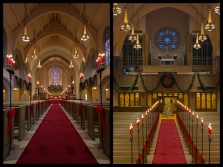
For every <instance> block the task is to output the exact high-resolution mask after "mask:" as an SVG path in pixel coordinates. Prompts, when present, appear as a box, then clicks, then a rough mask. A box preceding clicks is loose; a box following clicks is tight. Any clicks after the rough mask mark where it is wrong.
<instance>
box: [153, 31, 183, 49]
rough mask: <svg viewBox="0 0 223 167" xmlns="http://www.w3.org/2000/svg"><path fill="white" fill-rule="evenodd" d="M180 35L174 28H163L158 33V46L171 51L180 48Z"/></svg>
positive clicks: (156, 37)
mask: <svg viewBox="0 0 223 167" xmlns="http://www.w3.org/2000/svg"><path fill="white" fill-rule="evenodd" d="M179 40H180V36H179V34H178V33H177V32H176V30H174V29H173V28H170V27H166V28H162V29H161V30H160V31H158V32H157V33H156V36H155V43H156V47H157V48H158V49H159V50H161V51H163V52H169V51H173V50H175V49H177V48H178V46H179Z"/></svg>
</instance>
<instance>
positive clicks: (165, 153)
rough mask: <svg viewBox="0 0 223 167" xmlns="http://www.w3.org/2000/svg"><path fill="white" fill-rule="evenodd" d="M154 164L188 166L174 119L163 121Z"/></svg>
mask: <svg viewBox="0 0 223 167" xmlns="http://www.w3.org/2000/svg"><path fill="white" fill-rule="evenodd" d="M167 136H168V137H167ZM152 164H187V161H186V157H185V155H184V151H183V148H182V144H181V141H180V138H179V134H178V131H177V127H176V123H175V120H174V119H161V124H160V129H159V134H158V139H157V143H156V148H155V153H154V157H153V161H152Z"/></svg>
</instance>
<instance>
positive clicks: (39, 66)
mask: <svg viewBox="0 0 223 167" xmlns="http://www.w3.org/2000/svg"><path fill="white" fill-rule="evenodd" d="M37 67H38V68H42V66H41V64H40V60H39V64H38V66H37Z"/></svg>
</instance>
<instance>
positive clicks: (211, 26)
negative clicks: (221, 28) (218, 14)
mask: <svg viewBox="0 0 223 167" xmlns="http://www.w3.org/2000/svg"><path fill="white" fill-rule="evenodd" d="M204 29H206V30H208V31H212V30H214V29H215V25H214V24H213V23H212V19H211V8H209V10H208V23H207V24H206V26H205V28H204Z"/></svg>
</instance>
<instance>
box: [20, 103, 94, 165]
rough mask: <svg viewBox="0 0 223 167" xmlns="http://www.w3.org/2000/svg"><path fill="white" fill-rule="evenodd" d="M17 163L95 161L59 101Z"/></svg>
mask: <svg viewBox="0 0 223 167" xmlns="http://www.w3.org/2000/svg"><path fill="white" fill-rule="evenodd" d="M17 164H98V162H97V160H96V159H95V158H94V156H93V154H92V153H91V152H90V150H89V149H88V147H87V146H86V144H85V143H84V141H83V140H82V138H81V137H80V135H79V134H78V132H77V131H76V129H75V128H74V127H73V125H72V123H71V122H70V120H69V119H68V118H67V116H66V115H65V113H64V111H63V110H62V108H61V107H60V105H59V104H53V105H52V106H51V108H50V110H49V111H48V113H47V114H46V116H45V118H44V119H43V121H42V122H41V124H40V125H39V127H38V129H37V130H36V132H35V134H34V135H33V137H32V139H31V140H30V142H29V143H28V145H27V147H26V148H25V149H24V151H23V153H22V155H21V156H20V158H19V159H18V161H17Z"/></svg>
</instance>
